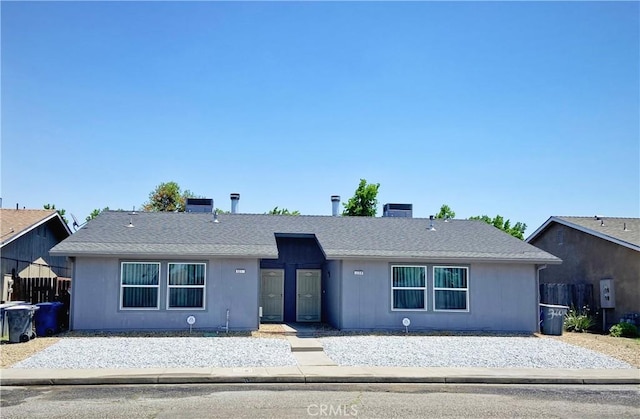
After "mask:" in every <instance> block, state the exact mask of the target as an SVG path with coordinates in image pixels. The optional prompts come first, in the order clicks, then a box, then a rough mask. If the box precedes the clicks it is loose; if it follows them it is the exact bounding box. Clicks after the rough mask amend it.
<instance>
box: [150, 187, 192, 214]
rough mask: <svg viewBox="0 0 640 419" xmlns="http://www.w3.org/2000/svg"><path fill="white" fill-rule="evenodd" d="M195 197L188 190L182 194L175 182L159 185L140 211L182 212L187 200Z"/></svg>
mask: <svg viewBox="0 0 640 419" xmlns="http://www.w3.org/2000/svg"><path fill="white" fill-rule="evenodd" d="M196 197H197V196H196V195H195V194H194V193H193V192H191V191H190V190H188V189H187V190H185V191H184V192H183V191H182V190H181V189H180V185H178V184H177V183H176V182H166V183H161V184H159V185H158V186H156V188H155V189H154V190H153V191H151V193H150V194H149V201H148V202H146V203H145V204H144V205H143V206H142V209H143V210H145V211H169V212H173V211H177V212H184V211H185V209H186V200H187V198H196Z"/></svg>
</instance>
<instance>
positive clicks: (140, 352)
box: [13, 337, 297, 369]
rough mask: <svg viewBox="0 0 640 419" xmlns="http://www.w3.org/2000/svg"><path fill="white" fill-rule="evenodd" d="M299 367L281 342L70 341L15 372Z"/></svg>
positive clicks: (22, 364) (177, 339) (213, 339)
mask: <svg viewBox="0 0 640 419" xmlns="http://www.w3.org/2000/svg"><path fill="white" fill-rule="evenodd" d="M287 365H297V364H296V360H295V358H294V357H293V356H292V355H291V351H290V347H289V344H288V343H287V341H286V340H283V339H266V338H250V337H241V338H238V337H198V338H195V337H194V338H184V337H164V338H149V337H146V338H143V337H137V338H128V337H111V338H69V339H61V340H60V341H58V342H57V343H55V344H53V345H51V346H49V347H48V348H46V349H44V350H42V351H41V352H38V353H37V354H35V355H33V356H32V357H30V358H27V359H25V360H24V361H21V362H19V363H17V364H15V365H14V366H13V368H71V369H75V368H177V367H181V368H190V367H193V368H198V367H275V366H287Z"/></svg>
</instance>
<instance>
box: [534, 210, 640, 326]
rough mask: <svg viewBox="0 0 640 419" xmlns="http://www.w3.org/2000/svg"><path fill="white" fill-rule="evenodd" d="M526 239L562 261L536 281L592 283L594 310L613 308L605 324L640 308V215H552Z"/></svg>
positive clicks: (609, 310)
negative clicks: (615, 216) (630, 216)
mask: <svg viewBox="0 0 640 419" xmlns="http://www.w3.org/2000/svg"><path fill="white" fill-rule="evenodd" d="M527 242H528V243H531V244H532V245H534V246H536V247H539V248H540V249H543V250H545V251H547V252H549V253H551V254H553V255H556V256H557V257H559V258H561V259H562V261H563V262H562V265H558V266H549V267H548V268H547V269H545V270H544V271H542V272H541V274H540V282H541V283H543V284H544V283H564V284H591V285H592V286H593V294H594V295H593V296H594V298H593V300H594V302H595V304H596V306H597V307H595V308H597V309H599V310H600V311H601V309H602V307H603V305H604V307H605V308H606V307H607V306H611V305H613V306H614V307H613V308H608V309H606V319H605V320H606V325H605V328H608V326H610V325H611V324H612V323H617V322H618V321H619V320H620V319H621V318H623V316H625V315H627V314H629V313H634V312H636V313H637V312H640V218H608V217H551V218H549V219H548V220H547V221H546V222H545V223H544V224H542V226H540V227H539V228H538V229H537V230H536V231H535V232H534V233H533V234H532V235H531V236H530V237H529V238H527ZM601 280H605V282H602V284H601ZM607 283H610V284H612V288H611V289H610V290H609V295H608V296H609V300H606V299H605V297H606V295H605V285H607ZM601 287H602V291H603V292H602V293H601ZM603 299H604V300H603Z"/></svg>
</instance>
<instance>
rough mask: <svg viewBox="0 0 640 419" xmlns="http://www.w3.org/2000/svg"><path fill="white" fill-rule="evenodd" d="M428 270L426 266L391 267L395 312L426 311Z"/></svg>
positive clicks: (393, 307)
mask: <svg viewBox="0 0 640 419" xmlns="http://www.w3.org/2000/svg"><path fill="white" fill-rule="evenodd" d="M426 291H427V268H426V267H425V266H391V294H392V296H391V298H392V302H391V304H392V306H391V307H392V309H393V310H426V309H427V301H426V298H425V294H426Z"/></svg>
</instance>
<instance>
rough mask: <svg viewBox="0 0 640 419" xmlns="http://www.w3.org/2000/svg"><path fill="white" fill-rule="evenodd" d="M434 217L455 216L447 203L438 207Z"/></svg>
mask: <svg viewBox="0 0 640 419" xmlns="http://www.w3.org/2000/svg"><path fill="white" fill-rule="evenodd" d="M436 218H443V219H446V218H456V213H455V211H454V210H452V209H451V208H450V207H449V205H447V204H442V206H441V207H440V212H438V213H437V214H436Z"/></svg>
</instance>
